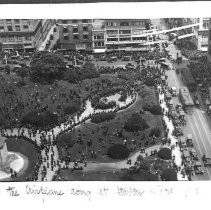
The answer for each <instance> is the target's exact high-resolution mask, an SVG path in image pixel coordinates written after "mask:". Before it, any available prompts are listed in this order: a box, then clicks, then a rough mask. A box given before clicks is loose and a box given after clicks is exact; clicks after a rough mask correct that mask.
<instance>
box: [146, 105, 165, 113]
mask: <svg viewBox="0 0 211 210" xmlns="http://www.w3.org/2000/svg"><path fill="white" fill-rule="evenodd" d="M149 111H150V112H151V113H152V114H154V115H161V114H162V108H161V106H160V105H153V106H151V107H149Z"/></svg>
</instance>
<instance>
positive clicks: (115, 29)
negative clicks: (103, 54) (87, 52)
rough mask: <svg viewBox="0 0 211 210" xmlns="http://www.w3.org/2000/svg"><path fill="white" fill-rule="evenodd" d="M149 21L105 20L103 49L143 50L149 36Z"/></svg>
mask: <svg viewBox="0 0 211 210" xmlns="http://www.w3.org/2000/svg"><path fill="white" fill-rule="evenodd" d="M149 25H150V20H149V19H121V20H116V19H115V20H114V19H107V20H105V46H106V47H105V48H106V51H110V50H126V51H127V50H128V51H136V50H145V49H146V46H147V45H146V46H144V45H145V44H146V42H148V41H149V36H147V35H143V34H144V33H145V34H146V30H149Z"/></svg>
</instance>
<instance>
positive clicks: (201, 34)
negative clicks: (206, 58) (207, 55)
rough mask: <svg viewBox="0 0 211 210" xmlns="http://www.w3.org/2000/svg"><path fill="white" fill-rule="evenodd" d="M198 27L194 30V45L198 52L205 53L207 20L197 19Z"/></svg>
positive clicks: (206, 46)
mask: <svg viewBox="0 0 211 210" xmlns="http://www.w3.org/2000/svg"><path fill="white" fill-rule="evenodd" d="M198 22H199V27H198V29H196V30H197V31H196V33H195V34H196V44H197V48H198V50H200V51H204V52H206V51H207V49H208V28H209V18H198Z"/></svg>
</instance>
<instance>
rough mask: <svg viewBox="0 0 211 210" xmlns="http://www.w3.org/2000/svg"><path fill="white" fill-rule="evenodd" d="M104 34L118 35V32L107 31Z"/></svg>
mask: <svg viewBox="0 0 211 210" xmlns="http://www.w3.org/2000/svg"><path fill="white" fill-rule="evenodd" d="M106 32H107V34H109V35H114V34H118V30H107V31H106Z"/></svg>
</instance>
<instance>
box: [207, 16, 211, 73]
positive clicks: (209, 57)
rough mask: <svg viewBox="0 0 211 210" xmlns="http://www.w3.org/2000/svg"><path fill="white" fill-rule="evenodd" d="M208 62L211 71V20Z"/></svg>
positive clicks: (210, 24) (210, 22)
mask: <svg viewBox="0 0 211 210" xmlns="http://www.w3.org/2000/svg"><path fill="white" fill-rule="evenodd" d="M207 62H208V66H209V67H210V69H211V19H210V21H209V27H208V53H207Z"/></svg>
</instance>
